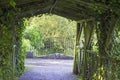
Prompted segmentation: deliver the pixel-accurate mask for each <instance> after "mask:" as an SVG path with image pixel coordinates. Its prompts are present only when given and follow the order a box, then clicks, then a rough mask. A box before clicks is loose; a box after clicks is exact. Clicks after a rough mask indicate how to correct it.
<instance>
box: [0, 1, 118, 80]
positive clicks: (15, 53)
mask: <svg viewBox="0 0 120 80" xmlns="http://www.w3.org/2000/svg"><path fill="white" fill-rule="evenodd" d="M16 1H17V0H16ZM45 1H46V0H45ZM67 1H70V0H67ZM75 1H76V2H78V0H75ZM18 2H21V1H18ZM70 2H71V3H73V5H72V6H77V7H76V9H73V11H76V12H77V13H78V14H77V15H79V12H78V10H79V9H80V10H79V11H80V12H82V11H83V13H82V14H81V15H80V17H83V16H84V17H85V15H84V12H88V13H87V14H88V15H86V16H88V18H89V17H91V16H92V17H94V18H95V19H96V21H94V22H93V23H92V24H94V25H96V23H97V22H99V24H97V29H96V30H97V32H96V34H97V40H98V43H97V49H98V50H96V51H97V53H96V54H94V56H92V54H90V55H89V52H87V50H88V49H90V50H93V49H92V48H90V45H91V44H90V45H89V42H90V41H91V40H90V39H89V38H91V37H90V36H91V35H90V34H89V32H90V31H91V29H90V28H89V29H87V28H84V31H85V32H88V33H84V35H85V36H84V38H85V40H84V41H83V49H82V51H83V53H84V55H83V58H82V60H81V58H79V56H78V53H79V52H80V51H81V50H79V45H78V44H77V42H78V40H79V39H78V38H79V37H77V39H76V47H75V48H77V49H75V50H77V51H75V52H76V53H77V56H75V60H76V61H75V64H74V66H75V68H76V71H77V72H78V74H79V75H81V74H82V78H83V79H88V78H89V79H92V78H94V79H95V80H110V79H111V80H113V79H114V80H119V79H120V75H119V74H120V69H119V67H120V66H119V65H120V63H119V61H120V60H119V45H118V44H119V30H120V29H116V31H115V28H116V27H119V25H118V26H115V25H116V22H117V20H118V18H119V17H120V6H119V5H120V1H119V0H109V1H108V0H89V1H88V0H84V2H81V3H80V2H79V3H80V7H79V4H78V5H74V4H76V3H74V0H73V1H72V0H71V1H70ZM26 3H27V2H26ZM63 3H64V2H63ZM0 4H1V5H0V7H2V8H0V80H13V78H14V77H15V76H14V75H16V76H18V75H20V74H21V73H22V72H23V70H24V58H25V53H24V49H31V48H27V47H25V45H24V46H23V47H24V49H23V47H22V36H23V34H22V32H23V31H24V27H25V26H31V24H32V23H31V22H30V23H29V20H32V19H33V18H31V19H29V20H28V22H26V20H25V22H26V23H28V24H25V26H23V25H22V27H21V25H20V22H21V20H20V19H18V20H16V19H17V18H16V17H17V15H16V14H15V13H16V12H18V11H15V10H16V6H18V7H20V6H23V4H22V5H20V4H19V3H16V2H15V1H14V0H9V1H8V0H4V1H0ZM17 4H19V5H17ZM48 4H49V3H48ZM24 5H26V4H24ZM27 5H29V4H27ZM42 5H44V2H43V4H42ZM86 5H87V6H86ZM32 6H33V5H32ZM59 6H60V5H59ZM61 6H62V4H61ZM72 6H71V5H70V7H68V8H66V7H67V6H66V5H65V6H64V8H66V11H68V10H71V9H72ZM27 7H28V6H27ZM27 7H23V9H24V8H27ZM81 8H82V9H81ZM31 9H32V8H31ZM33 9H34V8H33ZM33 9H32V10H33ZM57 9H58V14H62V15H63V16H66V17H68V18H71V17H70V16H74V12H70V11H68V12H64V11H60V10H61V8H58V7H57ZM89 9H90V10H89ZM21 10H22V7H21ZM28 10H29V9H28ZM51 10H52V9H51ZM30 12H32V11H31V10H30ZM33 12H34V11H33ZM50 12H51V11H50ZM92 12H93V13H92ZM28 13H29V12H28ZM67 13H69V14H67ZM20 15H21V14H20ZM68 15H69V16H68ZM93 15H94V16H93ZM37 18H38V20H36V19H35V20H36V21H35V22H36V23H33V25H32V28H33V27H34V28H35V29H33V30H31V29H29V28H28V31H25V33H26V35H24V37H25V39H23V42H25V43H26V44H29V45H27V46H28V47H29V46H32V47H33V48H34V49H36V50H37V51H39V49H40V48H41V47H39V45H42V47H43V48H44V47H48V46H45V45H46V44H48V42H52V40H51V38H50V37H49V36H50V35H52V37H58V35H59V37H61V36H62V35H64V37H65V39H66V40H67V39H69V40H71V39H72V38H71V37H73V35H71V34H67V33H69V32H68V31H69V29H70V30H71V27H63V26H65V25H68V24H69V22H68V23H67V24H66V23H64V21H63V20H60V21H59V19H56V20H58V22H60V23H59V26H57V25H56V24H58V23H56V21H55V20H53V21H55V22H54V23H51V22H50V21H49V22H46V19H48V17H46V19H45V18H43V19H41V20H39V18H40V17H37ZM52 19H53V18H51V21H52ZM74 19H76V17H74ZM77 19H78V18H77ZM33 20H34V19H33ZM39 21H41V22H42V21H44V22H45V23H46V24H45V25H44V26H43V27H40V26H41V24H38V23H39ZM44 22H42V23H44ZM88 22H89V21H87V20H86V24H88ZM119 22H120V20H119V21H118V23H119ZM82 24H83V23H82ZM52 25H55V26H57V29H56V31H53V29H55V28H56V27H53V26H52ZM70 25H72V24H70ZM46 26H47V27H46ZM48 26H52V27H51V28H48ZM83 26H84V25H83ZM88 26H93V25H88ZM84 27H85V26H84ZM44 28H45V29H44ZM66 28H67V29H66ZM60 29H62V30H61V31H59V30H60ZM39 30H42V32H41V31H39ZM64 30H68V31H64ZM51 31H53V33H51ZM56 32H59V34H58V33H56ZM78 33H79V32H78ZM38 35H39V36H38ZM77 35H78V34H77ZM27 39H29V40H27ZM45 40H46V41H45ZM32 41H33V42H32ZM37 41H38V42H37ZM71 41H72V40H71ZM60 42H61V41H60ZM37 43H39V44H37ZM61 43H62V42H61ZM70 43H71V42H70ZM88 45H89V46H88ZM64 48H65V47H64ZM56 49H58V47H57V48H56V47H55V50H56ZM52 51H53V50H52ZM77 61H80V62H77ZM92 69H93V70H92ZM91 70H92V71H91Z"/></svg>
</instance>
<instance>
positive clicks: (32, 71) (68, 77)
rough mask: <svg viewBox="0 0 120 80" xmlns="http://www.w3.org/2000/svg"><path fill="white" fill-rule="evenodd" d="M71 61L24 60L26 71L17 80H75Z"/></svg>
mask: <svg viewBox="0 0 120 80" xmlns="http://www.w3.org/2000/svg"><path fill="white" fill-rule="evenodd" d="M72 62H73V61H72V60H54V59H47V60H46V59H26V61H25V66H26V68H27V69H26V70H25V72H24V74H23V75H22V76H21V77H20V78H19V80H77V76H75V75H73V74H72V66H73V65H72Z"/></svg>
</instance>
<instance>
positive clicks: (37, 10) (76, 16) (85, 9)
mask: <svg viewBox="0 0 120 80" xmlns="http://www.w3.org/2000/svg"><path fill="white" fill-rule="evenodd" d="M15 2H16V7H17V8H19V9H20V10H21V11H20V12H18V13H16V15H17V16H19V17H30V16H34V15H38V14H44V13H51V14H56V15H59V16H63V17H66V18H68V19H72V20H81V19H88V18H93V17H95V16H96V14H97V12H96V11H95V10H94V9H95V7H96V6H98V7H100V8H101V9H103V10H106V9H107V6H106V5H103V4H99V3H94V2H92V1H88V0H15ZM0 7H1V8H12V7H11V5H9V1H7V0H4V1H0Z"/></svg>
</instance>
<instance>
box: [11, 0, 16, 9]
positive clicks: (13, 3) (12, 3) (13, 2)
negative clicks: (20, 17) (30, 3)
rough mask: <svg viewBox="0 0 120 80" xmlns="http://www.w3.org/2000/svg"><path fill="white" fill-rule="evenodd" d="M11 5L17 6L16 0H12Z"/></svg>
mask: <svg viewBox="0 0 120 80" xmlns="http://www.w3.org/2000/svg"><path fill="white" fill-rule="evenodd" d="M10 5H11V6H12V7H14V8H15V6H16V3H15V1H14V0H10Z"/></svg>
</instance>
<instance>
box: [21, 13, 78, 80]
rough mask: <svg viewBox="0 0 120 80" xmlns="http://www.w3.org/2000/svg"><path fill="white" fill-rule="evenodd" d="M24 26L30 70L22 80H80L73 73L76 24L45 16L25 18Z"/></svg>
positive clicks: (27, 61) (25, 46)
mask: <svg viewBox="0 0 120 80" xmlns="http://www.w3.org/2000/svg"><path fill="white" fill-rule="evenodd" d="M24 24H25V27H26V29H25V30H24V33H23V40H22V41H23V47H24V49H26V50H25V51H26V52H27V54H26V57H27V59H26V60H25V67H26V68H27V70H25V72H24V75H23V76H21V77H20V78H19V80H28V79H29V80H39V79H41V80H77V76H75V75H73V72H72V70H73V57H74V55H73V54H74V42H75V35H76V33H75V31H76V22H75V21H72V20H68V19H65V18H63V17H60V16H56V15H50V14H44V15H42V16H40V15H39V16H34V17H31V18H29V19H25V20H24Z"/></svg>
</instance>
